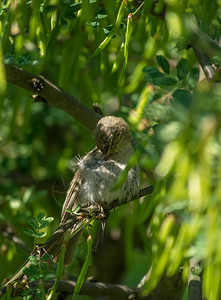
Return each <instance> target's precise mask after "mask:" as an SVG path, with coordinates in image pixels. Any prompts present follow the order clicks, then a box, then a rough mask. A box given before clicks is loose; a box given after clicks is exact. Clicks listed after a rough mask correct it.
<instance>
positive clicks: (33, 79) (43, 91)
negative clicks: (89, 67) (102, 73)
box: [5, 64, 101, 130]
mask: <svg viewBox="0 0 221 300" xmlns="http://www.w3.org/2000/svg"><path fill="white" fill-rule="evenodd" d="M5 70H6V79H7V81H8V82H10V83H12V84H15V85H17V86H19V87H21V88H24V89H26V90H28V91H31V92H33V93H35V94H34V96H33V98H34V99H35V101H39V99H40V101H43V102H47V103H49V104H50V105H53V106H55V107H58V108H61V109H63V110H64V111H66V112H67V113H69V114H70V115H71V116H72V117H74V118H75V119H76V120H78V121H79V122H80V123H81V124H83V125H84V126H85V127H87V128H88V129H90V130H93V129H94V128H95V126H96V124H97V122H98V121H99V119H100V118H101V116H100V115H99V114H97V113H96V112H95V111H94V110H92V109H89V108H88V107H87V106H85V105H84V104H82V103H81V102H80V101H79V100H78V99H76V98H75V97H73V96H71V95H70V94H68V93H67V92H65V91H63V90H62V89H61V88H59V87H57V86H56V85H54V84H52V83H51V82H50V81H49V80H47V79H45V78H44V77H42V76H35V75H33V74H31V73H29V72H27V71H25V70H23V69H21V68H19V67H16V66H14V65H12V64H6V65H5Z"/></svg>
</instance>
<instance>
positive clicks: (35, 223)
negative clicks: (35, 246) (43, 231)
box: [27, 217, 39, 230]
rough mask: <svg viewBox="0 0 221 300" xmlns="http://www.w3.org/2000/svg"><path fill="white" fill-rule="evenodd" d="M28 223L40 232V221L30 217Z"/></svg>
mask: <svg viewBox="0 0 221 300" xmlns="http://www.w3.org/2000/svg"><path fill="white" fill-rule="evenodd" d="M27 223H28V224H29V225H30V226H31V227H32V228H34V229H36V230H38V228H39V225H38V221H37V220H36V219H35V218H34V217H29V218H28V220H27Z"/></svg>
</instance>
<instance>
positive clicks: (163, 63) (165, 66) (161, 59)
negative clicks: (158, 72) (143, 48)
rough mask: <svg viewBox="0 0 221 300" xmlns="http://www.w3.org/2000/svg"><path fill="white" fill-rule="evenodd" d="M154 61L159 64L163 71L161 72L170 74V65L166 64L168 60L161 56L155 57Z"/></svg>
mask: <svg viewBox="0 0 221 300" xmlns="http://www.w3.org/2000/svg"><path fill="white" fill-rule="evenodd" d="M156 60H157V62H158V64H159V66H160V67H161V68H162V69H163V71H164V72H165V73H166V74H169V73H170V65H169V63H168V60H167V59H166V58H165V57H164V56H163V55H157V56H156Z"/></svg>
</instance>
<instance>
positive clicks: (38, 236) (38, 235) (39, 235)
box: [35, 232, 46, 239]
mask: <svg viewBox="0 0 221 300" xmlns="http://www.w3.org/2000/svg"><path fill="white" fill-rule="evenodd" d="M44 236H46V232H36V233H35V237H36V238H39V239H41V238H43V237H44Z"/></svg>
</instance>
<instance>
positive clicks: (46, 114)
mask: <svg viewBox="0 0 221 300" xmlns="http://www.w3.org/2000/svg"><path fill="white" fill-rule="evenodd" d="M152 4H153V1H145V2H144V4H142V5H141V6H138V5H137V4H136V1H115V0H107V1H95V0H94V1H82V2H80V1H69V0H63V1H61V0H60V1H50V0H45V1H43V0H38V1H28V2H25V1H6V0H4V1H1V4H0V37H1V38H0V114H1V120H0V128H1V132H0V174H1V178H0V226H1V229H2V230H3V231H4V230H6V229H10V230H12V232H13V233H14V234H15V235H17V236H18V237H20V238H21V239H23V240H24V241H25V242H26V243H27V244H28V245H32V239H33V237H34V238H35V240H36V238H43V235H45V234H46V233H47V236H48V235H50V234H51V233H52V232H53V231H54V230H55V229H56V227H57V225H58V223H59V215H60V209H61V206H62V203H63V201H64V198H65V193H66V191H67V187H68V185H69V183H70V180H71V178H72V176H73V172H72V170H70V171H69V169H70V168H69V161H70V160H71V158H72V157H74V156H76V155H78V154H80V155H84V154H85V152H87V151H89V150H90V149H92V147H93V145H94V142H93V138H92V133H90V132H88V131H86V130H85V129H84V128H83V127H82V126H81V125H79V124H77V123H76V122H75V120H73V119H72V118H71V117H70V116H68V115H67V114H66V113H65V112H64V111H62V110H61V109H57V108H53V107H49V106H48V105H45V104H44V103H32V101H31V98H30V93H29V92H28V91H26V90H22V89H20V88H17V87H14V86H11V85H9V84H8V86H7V82H6V78H5V72H4V64H3V62H5V63H14V64H16V65H18V66H21V67H22V68H24V69H25V70H27V71H30V72H33V73H34V74H41V75H43V76H45V77H46V78H48V79H49V80H51V81H52V82H53V83H55V84H57V85H59V86H61V87H62V88H63V89H65V90H67V91H68V92H70V93H71V94H72V95H74V96H76V97H77V98H79V99H80V100H81V101H82V102H83V103H84V104H85V105H87V106H88V107H91V106H92V103H93V102H98V103H99V105H100V106H101V108H102V110H103V111H104V113H105V114H115V115H119V116H122V117H124V118H125V119H126V120H128V121H129V123H130V125H131V129H132V131H133V137H134V140H135V146H136V153H135V155H134V157H132V158H131V162H130V166H133V165H134V164H136V163H137V162H139V165H140V166H141V170H142V171H141V181H142V183H143V186H147V185H149V184H152V183H154V185H155V188H154V193H153V194H152V195H151V196H148V197H145V198H144V199H141V200H137V201H135V202H134V203H132V204H128V205H125V206H123V207H120V208H119V209H117V210H116V212H114V213H113V214H111V216H110V218H109V220H108V223H107V228H106V229H105V236H104V243H101V245H99V246H98V250H97V253H95V258H94V259H93V261H92V268H91V269H89V272H90V273H91V274H92V275H93V276H96V279H98V280H101V281H107V282H117V283H119V282H121V283H124V284H127V283H129V284H130V285H132V286H135V285H137V284H138V283H139V281H140V280H141V279H142V277H143V276H144V275H146V274H148V272H149V270H150V267H151V266H152V269H151V270H152V271H151V276H150V277H148V280H147V282H146V283H145V285H144V288H143V294H144V295H145V294H148V293H149V292H151V291H152V290H153V289H154V288H155V287H156V286H157V284H158V282H159V281H160V279H161V277H162V276H163V275H165V274H166V275H167V276H172V275H174V274H176V273H177V272H178V271H179V268H180V266H184V271H183V280H184V282H185V284H186V283H187V273H188V260H189V258H192V257H194V258H195V259H196V260H197V261H200V262H201V268H202V270H203V275H202V276H203V294H204V297H205V298H207V299H210V300H216V299H218V295H220V293H221V290H220V281H221V272H220V270H221V256H220V253H221V245H220V243H219V239H220V238H219V237H220V230H221V225H220V224H221V220H220V215H221V214H220V199H221V194H220V193H221V191H220V184H219V182H220V179H221V178H220V177H221V163H220V160H221V157H220V153H221V151H220V150H221V149H220V143H221V141H220V138H221V129H220V128H221V125H220V114H221V105H220V95H221V88H220V83H219V82H213V81H210V82H209V81H207V80H205V79H204V75H203V73H202V72H201V71H200V69H199V67H200V65H199V62H198V61H197V58H196V56H195V54H194V51H193V49H192V48H190V47H189V46H190V42H193V41H194V42H196V44H197V46H198V47H199V48H200V49H201V50H202V51H204V52H205V53H206V55H207V57H209V58H211V59H212V61H213V62H214V64H215V65H216V66H217V68H219V66H220V49H219V48H218V47H214V46H213V45H210V44H209V43H208V41H207V40H205V36H204V35H203V34H206V35H208V36H209V37H211V38H213V39H214V41H215V42H216V41H219V40H220V28H221V22H220V10H221V7H220V3H219V1H215V0H213V1H201V2H200V1H178V0H176V1H165V2H164V1H158V4H157V6H156V7H155V10H154V12H153V11H152V10H151V7H152ZM165 5H166V6H167V8H166V12H165V10H164V7H165ZM164 13H165V21H163V20H162V18H157V17H156V16H154V14H155V15H156V14H158V15H160V16H162V15H163V14H164ZM196 25H197V26H199V29H200V31H199V30H198V31H197V35H196V27H195V26H196ZM196 36H198V38H199V39H196ZM205 41H206V42H205ZM217 79H218V80H219V73H218V74H217ZM127 172H128V169H126V170H125V172H124V173H123V174H122V176H121V177H120V178H119V181H118V182H117V183H116V185H118V184H119V185H120V184H121V183H122V182H123V181H124V180H125V178H126V175H127ZM67 177H68V179H67ZM40 211H45V214H44V215H43V214H42V213H39V212H40ZM36 215H37V218H34V217H32V216H36ZM45 215H50V216H53V217H54V218H55V222H53V223H52V224H50V223H51V221H52V219H51V218H46V217H45ZM26 220H28V224H29V226H30V228H26V229H25V230H24V231H23V229H24V228H25V226H27V225H26ZM49 224H50V225H49ZM124 224H125V225H124ZM48 225H49V226H48ZM42 229H45V230H44V232H43V231H42ZM93 230H94V232H93V234H94V236H96V234H97V233H96V230H97V228H96V226H95V228H94V229H93ZM106 235H107V236H108V238H107V237H106ZM44 239H45V238H44ZM44 239H41V241H42V242H44ZM94 240H95V238H94ZM35 243H36V241H35ZM0 244H1V248H0V264H1V265H2V263H4V265H5V266H6V265H7V267H6V268H3V270H2V271H1V272H2V273H1V275H2V278H3V277H6V276H9V274H13V273H14V272H15V270H16V269H17V268H18V267H19V266H20V265H21V264H22V262H23V261H24V259H25V258H26V257H27V253H26V252H25V250H21V248H20V247H19V245H17V246H16V245H14V244H13V243H12V242H11V241H9V240H8V239H7V238H4V237H3V236H0ZM86 247H87V245H86V242H85V238H83V242H82V244H81V245H80V247H79V248H78V250H77V253H76V257H75V260H74V262H73V265H72V266H70V268H69V271H71V272H72V273H74V275H76V276H78V275H79V273H80V270H81V266H82V265H83V263H84V260H85V257H86V254H85V253H86V252H87V250H86ZM6 249H7V251H6ZM119 257H121V260H120V261H119ZM107 258H108V259H107ZM47 260H50V256H49V257H48V256H47V255H46V254H45V255H44V256H43V257H42V258H41V261H39V260H38V259H37V260H36V257H35V256H34V257H33V258H31V261H32V266H31V267H30V269H27V270H25V272H26V274H27V275H28V276H29V277H32V278H33V279H37V280H39V279H42V280H44V279H46V278H49V277H50V276H51V275H53V276H54V277H56V274H55V272H54V273H53V274H51V273H50V272H49V271H48V270H46V269H45V270H44V264H45V261H47ZM87 267H88V264H87ZM138 269H139V270H138ZM59 270H61V269H59ZM101 270H102V272H101ZM138 271H139V272H138ZM200 271H201V270H200ZM6 272H7V273H6ZM61 273H62V272H59V274H57V277H58V278H60V276H61ZM137 274H139V275H137ZM84 276H85V274H84ZM82 282H83V280H82ZM55 290H56V289H55ZM55 290H54V291H55ZM44 293H45V292H44V290H43V289H42V286H41V285H39V287H37V289H36V291H35V297H36V299H37V297H39V298H42V297H44ZM24 297H26V299H31V297H33V294H32V291H30V290H27V291H25V292H24Z"/></svg>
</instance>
